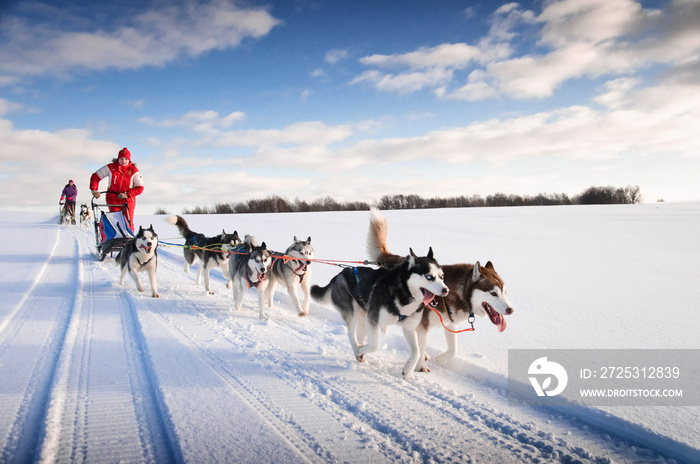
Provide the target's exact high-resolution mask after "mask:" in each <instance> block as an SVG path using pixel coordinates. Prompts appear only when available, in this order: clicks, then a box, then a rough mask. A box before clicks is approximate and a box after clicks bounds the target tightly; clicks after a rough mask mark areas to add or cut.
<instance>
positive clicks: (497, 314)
mask: <svg viewBox="0 0 700 464" xmlns="http://www.w3.org/2000/svg"><path fill="white" fill-rule="evenodd" d="M386 235H387V224H386V219H385V218H384V216H383V215H382V214H381V212H380V211H379V210H378V209H376V208H372V210H371V213H370V224H369V232H368V234H367V251H368V253H369V255H370V259H372V260H375V261H377V262H379V264H380V265H381V266H384V267H388V268H393V267H394V266H397V265H399V264H400V263H401V262H402V261H404V260H405V258H403V257H402V256H397V255H394V254H392V253H390V252H389V251H388V249H387V246H386ZM442 270H443V271H444V272H445V283H446V284H447V286H448V287H449V289H450V293H449V295H447V296H446V297H444V298H439V299H436V303H437V304H436V305H434V307H435V309H437V310H438V311H439V312H440V313H441V315H442V319H443V321H444V322H445V324H446V326H447V328H448V329H451V330H456V329H457V326H459V324H460V323H462V322H464V321H466V320H467V319H468V318H469V315H470V312H473V313H474V314H475V315H478V316H482V317H486V316H488V318H489V319H490V320H491V322H492V323H493V324H494V325H495V326H496V327H498V331H499V332H503V331H504V330H506V319H505V315H509V314H513V311H514V310H513V307H512V306H511V305H510V303H509V302H508V299H507V298H506V290H505V285H504V283H503V279H501V276H499V275H498V273H497V272H496V270H495V269H494V267H493V264H491V261H489V262H487V263H486V266H482V265H481V264H479V262H478V261H477V262H476V263H475V264H452V265H443V266H442ZM440 326H441V323H440V317H438V315H437V314H436V313H435V311H433V310H427V311H424V312H423V314H422V318H421V321H420V324H419V325H418V327H417V329H416V330H417V334H418V343H419V345H420V351H421V355H420V357H419V360H418V365H417V370H418V371H419V372H430V369H428V367H427V366H426V364H425V361H426V360H427V359H428V357H427V356H426V354H425V348H426V344H427V339H428V331H430V329H432V328H435V327H440ZM445 339H446V340H447V351H445V352H444V353H441V354H439V355H438V356H437V357H436V360H437V361H438V362H439V363H443V362H445V361H447V360H448V359H450V358H452V357H453V356H454V355H455V353H456V352H457V336H456V335H455V334H454V333H453V332H450V331H449V330H447V329H445Z"/></svg>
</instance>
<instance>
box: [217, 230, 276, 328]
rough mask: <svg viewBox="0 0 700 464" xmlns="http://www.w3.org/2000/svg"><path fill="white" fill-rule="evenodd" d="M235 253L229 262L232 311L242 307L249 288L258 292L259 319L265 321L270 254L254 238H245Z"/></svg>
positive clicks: (264, 246) (270, 262)
mask: <svg viewBox="0 0 700 464" xmlns="http://www.w3.org/2000/svg"><path fill="white" fill-rule="evenodd" d="M236 251H237V253H238V254H236V255H234V257H233V258H232V259H231V260H229V263H228V265H229V275H230V276H231V279H232V280H233V300H234V309H236V310H237V311H238V310H240V309H241V306H242V305H243V297H244V296H245V292H246V291H247V290H248V289H249V288H251V287H252V288H255V289H257V291H258V305H259V307H260V319H261V320H263V321H266V320H267V319H268V318H269V316H268V315H267V313H266V312H265V292H266V290H267V286H268V284H269V283H270V280H269V279H268V276H269V272H270V267H271V266H272V253H271V252H270V250H268V249H267V245H265V242H263V243H262V245H258V242H257V240H256V239H255V237H252V236H250V235H246V236H245V241H244V242H243V245H241V246H239V247H238V248H237V249H236Z"/></svg>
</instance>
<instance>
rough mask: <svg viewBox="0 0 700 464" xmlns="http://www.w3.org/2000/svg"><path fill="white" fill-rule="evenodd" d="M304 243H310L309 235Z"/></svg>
mask: <svg viewBox="0 0 700 464" xmlns="http://www.w3.org/2000/svg"><path fill="white" fill-rule="evenodd" d="M306 243H311V235H309V238H307V239H306Z"/></svg>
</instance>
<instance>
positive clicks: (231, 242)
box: [165, 216, 241, 295]
mask: <svg viewBox="0 0 700 464" xmlns="http://www.w3.org/2000/svg"><path fill="white" fill-rule="evenodd" d="M165 221H166V222H167V223H168V224H172V225H174V226H176V227H177V228H178V230H179V231H180V235H182V236H183V237H185V248H184V255H185V272H190V266H192V265H193V264H194V263H196V262H197V260H199V261H201V264H200V266H199V270H198V271H197V279H196V280H195V282H194V283H195V285H199V282H200V278H201V277H202V274H204V288H205V289H206V291H207V292H209V293H210V294H212V295H213V294H214V292H213V291H212V289H211V280H210V276H209V272H210V271H211V269H212V268H215V267H218V268H219V269H221V273H222V274H223V275H224V277H225V278H226V279H227V282H226V288H231V276H230V275H229V272H228V271H229V268H228V262H229V258H230V256H231V252H232V251H233V249H234V248H236V247H237V246H239V245H240V244H241V239H240V237H239V236H238V232H236V231H234V232H233V233H232V234H227V233H226V231H225V230H222V231H221V235H217V236H215V237H207V236H205V235H204V234H200V233H197V232H193V231H192V230H190V227H189V226H188V225H187V221H185V219H184V218H182V217H180V216H168V217H167V218H165ZM191 247H194V248H191Z"/></svg>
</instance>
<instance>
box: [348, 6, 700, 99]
mask: <svg viewBox="0 0 700 464" xmlns="http://www.w3.org/2000/svg"><path fill="white" fill-rule="evenodd" d="M699 21H700V2H697V1H681V0H678V1H674V2H671V3H670V4H668V5H667V6H666V7H665V8H664V9H663V10H656V9H645V8H643V7H642V6H641V5H640V3H638V2H636V1H634V0H559V1H551V2H546V3H545V4H544V8H543V10H542V11H541V13H540V14H539V15H536V14H535V13H534V12H532V11H530V10H523V9H521V7H520V6H519V5H518V4H517V3H509V4H506V5H503V6H501V7H500V8H499V9H497V10H496V11H495V12H494V14H493V16H492V23H491V28H490V30H489V33H488V35H486V36H484V37H482V38H481V39H480V40H479V41H478V42H477V43H476V44H475V45H469V44H464V43H455V44H442V45H439V46H437V47H432V48H419V49H418V50H416V51H413V52H409V53H404V54H396V55H379V54H375V55H370V56H366V57H364V58H362V59H361V60H360V63H361V64H363V65H365V66H367V67H368V68H370V69H368V70H366V71H364V72H363V73H361V74H359V75H358V76H356V77H355V78H354V79H353V80H352V83H354V84H358V83H362V84H367V85H371V86H373V87H375V88H377V89H378V90H381V91H390V92H401V93H408V92H416V91H419V90H423V89H426V88H432V89H433V90H434V91H435V93H436V95H437V96H439V97H440V98H445V99H458V100H467V101H474V100H479V99H485V98H493V97H496V96H508V97H512V98H518V99H523V98H546V97H549V96H552V95H553V93H554V92H555V90H556V89H557V88H558V87H559V86H560V85H561V84H562V83H564V82H566V81H568V80H571V79H577V78H581V77H588V78H596V77H599V76H613V77H614V76H620V77H622V76H629V75H631V74H633V73H635V72H637V71H639V70H642V69H645V68H648V67H650V66H653V65H656V64H662V65H665V66H670V67H674V66H679V67H682V68H683V69H684V70H686V74H687V72H688V70H691V69H697V68H694V67H691V66H689V65H688V63H697V62H698V60H699V58H698V56H699V54H700V28H699V27H697V26H698V22H699ZM524 28H528V30H529V31H532V33H534V34H535V35H534V36H535V37H536V38H537V41H536V43H532V51H531V52H529V53H520V54H518V55H516V53H515V51H516V47H515V45H514V44H513V42H514V39H515V38H516V37H519V36H520V32H521V31H523V30H524ZM521 42H522V40H520V41H519V43H518V46H519V47H522V43H521ZM387 69H392V72H391V73H390V72H388V71H387ZM465 72H466V73H467V76H468V77H467V80H466V82H465V83H464V84H462V85H460V84H459V83H458V79H459V76H462V75H464V73H465Z"/></svg>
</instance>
